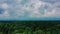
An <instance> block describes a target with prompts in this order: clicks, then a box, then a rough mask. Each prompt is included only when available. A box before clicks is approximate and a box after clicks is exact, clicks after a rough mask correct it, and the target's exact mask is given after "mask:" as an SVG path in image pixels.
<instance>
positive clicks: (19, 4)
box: [0, 0, 60, 20]
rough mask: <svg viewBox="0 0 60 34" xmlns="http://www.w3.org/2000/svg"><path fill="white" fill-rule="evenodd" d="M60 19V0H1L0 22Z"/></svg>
mask: <svg viewBox="0 0 60 34" xmlns="http://www.w3.org/2000/svg"><path fill="white" fill-rule="evenodd" d="M33 18H34V20H36V19H38V20H39V19H41V20H46V18H47V19H54V20H55V18H56V19H58V18H60V0H0V20H1V19H2V20H5V19H6V20H9V19H15V20H20V19H22V20H26V19H27V20H28V19H31V20H32V19H33Z"/></svg>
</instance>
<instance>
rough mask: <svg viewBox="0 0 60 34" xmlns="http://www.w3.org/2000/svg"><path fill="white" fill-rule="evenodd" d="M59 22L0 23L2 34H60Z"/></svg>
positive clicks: (0, 33)
mask: <svg viewBox="0 0 60 34" xmlns="http://www.w3.org/2000/svg"><path fill="white" fill-rule="evenodd" d="M59 32H60V23H59V22H31V21H30V22H29V21H28V22H23V21H16V22H0V34H60V33H59Z"/></svg>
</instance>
